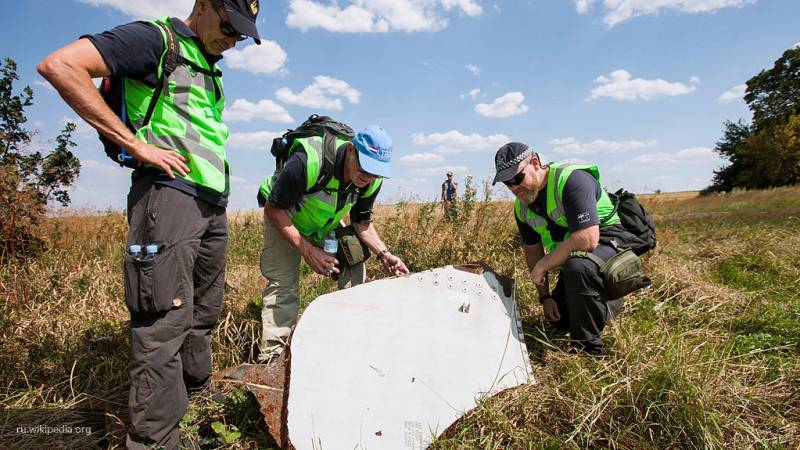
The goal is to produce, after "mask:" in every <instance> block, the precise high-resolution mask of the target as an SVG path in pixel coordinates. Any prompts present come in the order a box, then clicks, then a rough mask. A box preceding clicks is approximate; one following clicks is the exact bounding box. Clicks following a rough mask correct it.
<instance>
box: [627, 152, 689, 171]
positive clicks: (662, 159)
mask: <svg viewBox="0 0 800 450" xmlns="http://www.w3.org/2000/svg"><path fill="white" fill-rule="evenodd" d="M679 161H680V160H679V159H678V158H677V157H676V155H673V154H672V153H646V154H644V155H639V156H637V157H635V158H633V159H629V160H627V161H625V162H624V163H623V166H626V167H647V168H652V167H655V166H666V165H673V164H677V163H678V162H679Z"/></svg>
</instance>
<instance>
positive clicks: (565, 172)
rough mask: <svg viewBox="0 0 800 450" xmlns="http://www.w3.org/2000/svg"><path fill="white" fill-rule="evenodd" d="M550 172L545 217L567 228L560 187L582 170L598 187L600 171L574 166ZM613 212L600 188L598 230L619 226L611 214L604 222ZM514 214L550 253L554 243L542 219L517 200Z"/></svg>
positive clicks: (553, 168) (552, 168)
mask: <svg viewBox="0 0 800 450" xmlns="http://www.w3.org/2000/svg"><path fill="white" fill-rule="evenodd" d="M549 167H550V170H549V171H548V174H547V186H546V188H545V189H546V198H547V215H548V217H549V218H550V220H552V221H553V222H554V223H556V224H557V225H559V226H561V227H563V228H567V227H568V223H567V216H566V210H565V208H564V200H563V193H564V186H565V185H566V183H567V179H568V178H569V176H570V175H571V174H572V172H574V171H576V170H583V171H586V172H588V173H590V174H591V175H592V176H593V177H594V178H595V179H596V180H597V182H598V183H600V171H599V169H598V168H597V166H596V165H590V164H587V165H577V164H571V165H569V164H563V163H551V164H550V166H549ZM613 210H614V205H613V204H612V203H611V199H610V198H609V197H608V193H606V191H605V189H603V188H602V186H601V187H600V199H599V200H598V201H597V217H598V218H599V219H600V220H601V221H602V222H603V223H602V224H601V225H600V227H601V228H605V227H607V226H610V225H614V224H617V223H620V220H619V215H617V213H616V212H615V213H614V214H613V215H612V216H611V217H610V218H608V219H607V220H604V219H606V217H607V216H608V215H609V214H610V213H611V212H612V211H613ZM514 212H515V214H516V216H517V218H518V219H519V220H520V221H522V222H525V223H526V224H528V225H529V226H530V227H531V228H533V230H534V231H535V232H536V233H538V234H539V235H540V236H541V237H542V244H543V245H544V247H545V248H546V249H547V250H548V251H552V250H553V249H555V248H556V247H557V246H558V242H555V241H553V239H552V235H551V234H550V230H549V229H548V228H547V221H546V220H545V218H544V217H541V216H539V215H538V214H536V213H535V212H533V211H532V210H531V209H530V208H528V206H527V205H523V204H522V202H521V201H520V200H519V199H516V200H515V201H514ZM569 235H570V233H569V232H567V233H565V234H564V239H566V238H567V237H569Z"/></svg>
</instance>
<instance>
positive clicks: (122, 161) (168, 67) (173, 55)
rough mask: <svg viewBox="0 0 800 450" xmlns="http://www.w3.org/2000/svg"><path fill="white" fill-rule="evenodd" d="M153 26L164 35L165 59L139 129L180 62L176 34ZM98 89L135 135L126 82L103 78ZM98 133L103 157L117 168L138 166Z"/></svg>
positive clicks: (165, 27)
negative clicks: (126, 100) (130, 115)
mask: <svg viewBox="0 0 800 450" xmlns="http://www.w3.org/2000/svg"><path fill="white" fill-rule="evenodd" d="M156 25H158V26H159V27H160V28H161V29H162V30H163V32H164V33H166V36H167V45H166V48H165V49H164V57H163V58H162V62H163V67H162V68H161V77H160V78H159V79H158V83H157V84H156V87H155V90H154V91H153V96H152V97H151V98H150V103H149V104H148V106H147V114H146V115H145V117H144V121H143V122H142V126H145V125H147V124H148V123H149V122H150V119H151V117H152V115H153V110H154V109H155V107H156V103H158V99H159V98H160V97H161V93H162V91H164V90H165V89H167V87H168V83H167V79H168V78H169V76H170V75H172V72H174V71H175V69H176V68H177V67H178V63H179V60H180V50H179V48H178V38H177V37H175V32H174V31H172V28H170V27H168V26H166V25H164V24H162V23H158V22H156ZM98 90H99V91H100V96H101V97H102V98H103V100H104V101H105V102H106V104H107V105H108V107H109V108H111V110H112V111H114V113H115V114H116V115H117V117H119V119H120V121H121V122H122V123H124V124H125V126H126V127H128V129H129V130H131V132H132V133H134V134H136V129H135V128H134V127H133V124H132V123H131V121H130V118H129V117H128V111H127V106H126V105H127V104H126V102H125V79H124V78H122V77H103V81H102V82H101V83H100V87H99V88H98ZM98 134H99V136H100V142H102V143H103V150H105V152H106V156H108V157H109V158H111V159H112V160H113V161H114V162H115V163H117V164H119V165H120V166H124V167H128V168H131V169H135V168H137V167H139V161H137V160H136V159H135V158H134V157H133V156H131V155H130V154H129V153H128V152H127V151H126V150H125V148H124V147H122V146H119V145H117V144H116V143H115V142H113V141H111V139H108V138H107V137H105V136H104V135H103V133H98Z"/></svg>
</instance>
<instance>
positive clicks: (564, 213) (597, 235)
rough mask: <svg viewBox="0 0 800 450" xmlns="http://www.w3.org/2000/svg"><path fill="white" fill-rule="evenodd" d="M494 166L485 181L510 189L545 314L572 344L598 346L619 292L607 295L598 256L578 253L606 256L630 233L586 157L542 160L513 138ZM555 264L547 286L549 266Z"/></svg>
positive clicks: (596, 349)
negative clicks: (494, 172) (575, 161)
mask: <svg viewBox="0 0 800 450" xmlns="http://www.w3.org/2000/svg"><path fill="white" fill-rule="evenodd" d="M495 168H496V169H497V175H496V176H495V178H494V182H493V183H492V184H494V183H497V182H498V181H499V182H502V183H504V184H505V185H506V187H508V189H509V190H510V191H511V192H512V193H513V194H514V195H515V196H516V200H515V201H514V213H515V216H516V221H517V227H518V229H519V233H520V237H521V238H522V243H523V246H524V252H525V260H526V262H527V264H528V269H529V270H530V274H531V279H532V280H533V282H534V283H535V284H536V289H537V290H538V292H539V302H540V303H541V304H542V307H543V309H544V315H545V317H546V318H547V319H548V320H549V321H551V322H552V323H553V325H554V326H555V328H556V329H559V330H564V331H569V332H570V338H571V340H572V346H573V348H574V349H576V350H582V351H585V352H587V353H590V354H601V353H603V341H602V340H601V339H600V335H601V334H602V332H603V328H604V327H605V324H606V321H607V320H608V319H610V318H612V317H613V316H614V315H616V314H617V313H618V312H619V310H620V309H621V308H622V304H623V301H624V298H617V299H609V298H607V295H606V289H605V287H604V285H603V279H602V277H601V276H600V268H599V267H598V265H597V263H595V262H594V261H593V260H592V259H590V258H587V257H585V256H579V255H580V254H581V253H580V252H588V253H592V254H594V255H595V256H597V257H599V258H600V259H602V260H603V261H606V260H608V259H609V258H611V257H612V256H614V255H615V254H616V253H617V248H615V244H616V242H619V243H620V244H622V243H623V242H627V240H628V239H629V238H630V237H632V236H631V235H630V233H628V232H627V231H626V230H625V228H624V227H622V225H621V224H620V219H619V216H618V215H617V213H616V210H615V208H614V205H613V204H612V203H611V200H610V199H609V197H608V194H607V193H606V191H605V190H604V189H603V188H602V186H601V185H600V171H599V170H598V168H597V166H595V165H591V164H585V165H578V164H565V163H551V164H549V165H548V164H543V163H542V161H541V160H540V159H539V155H538V154H536V153H534V152H533V151H532V150H531V149H530V147H528V146H527V145H525V144H521V143H519V142H511V143H509V144H506V145H504V146H502V147H501V148H500V149H499V150H498V151H497V154H496V155H495ZM576 252H578V253H576ZM584 255H585V254H584ZM557 268H560V274H559V277H558V283H557V284H556V286H555V288H554V289H553V292H552V293H551V292H550V289H549V282H548V271H550V270H553V269H557Z"/></svg>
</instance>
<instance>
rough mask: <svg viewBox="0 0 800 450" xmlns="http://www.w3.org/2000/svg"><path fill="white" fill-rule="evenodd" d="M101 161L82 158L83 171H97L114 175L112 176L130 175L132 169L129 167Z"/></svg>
mask: <svg viewBox="0 0 800 450" xmlns="http://www.w3.org/2000/svg"><path fill="white" fill-rule="evenodd" d="M110 161H111V160H109V162H107V163H106V162H100V161H96V160H94V159H82V160H81V172H82V173H85V172H95V173H98V174H102V175H112V176H130V173H131V169H127V168H124V167H120V165H119V164H113V163H111V162H110Z"/></svg>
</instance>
